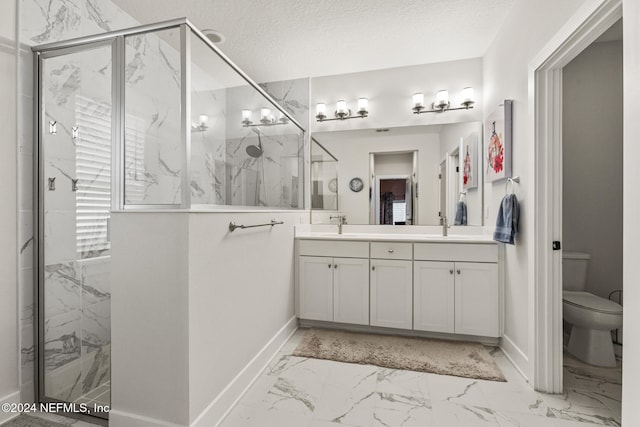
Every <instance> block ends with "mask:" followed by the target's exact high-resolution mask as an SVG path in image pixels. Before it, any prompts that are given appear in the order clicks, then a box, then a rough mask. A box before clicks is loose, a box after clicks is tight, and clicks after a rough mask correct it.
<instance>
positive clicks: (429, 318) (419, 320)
mask: <svg viewBox="0 0 640 427" xmlns="http://www.w3.org/2000/svg"><path fill="white" fill-rule="evenodd" d="M414 259H415V261H414V298H413V303H414V307H413V311H414V324H413V327H414V329H415V330H422V331H432V332H447V333H456V334H465V335H479V336H485V337H499V336H500V314H499V313H500V311H499V309H500V303H499V302H500V286H499V277H498V249H497V246H496V245H483V244H460V245H452V244H437V243H433V244H432V243H427V244H422V243H416V244H415V245H414Z"/></svg>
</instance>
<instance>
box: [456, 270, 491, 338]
mask: <svg viewBox="0 0 640 427" xmlns="http://www.w3.org/2000/svg"><path fill="white" fill-rule="evenodd" d="M455 268H456V275H455V276H456V304H455V305H456V333H457V334H467V335H481V336H485V337H497V336H499V334H500V319H499V316H498V309H499V296H498V265H497V264H488V263H487V264H483V263H474V262H456V264H455Z"/></svg>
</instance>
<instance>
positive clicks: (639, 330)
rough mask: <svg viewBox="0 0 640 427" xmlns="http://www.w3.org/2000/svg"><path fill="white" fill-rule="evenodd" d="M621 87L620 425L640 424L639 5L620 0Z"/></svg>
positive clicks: (634, 2)
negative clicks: (622, 180)
mask: <svg viewBox="0 0 640 427" xmlns="http://www.w3.org/2000/svg"><path fill="white" fill-rule="evenodd" d="M622 7H623V14H624V19H623V34H624V47H623V57H624V65H623V84H624V148H623V150H624V157H623V161H624V165H623V170H624V182H625V186H624V208H623V218H624V219H623V227H624V236H623V245H624V247H623V251H624V255H623V257H624V258H623V265H624V273H623V274H624V275H623V280H624V285H625V286H624V292H625V295H624V296H625V306H624V314H623V316H624V326H623V329H624V334H625V336H626V337H627V339H626V340H625V341H624V347H623V357H622V358H623V360H624V366H623V369H622V402H623V403H622V425H624V426H633V425H636V424H637V422H638V420H640V406H639V405H638V404H637V402H640V384H639V383H638V378H640V338H639V337H640V286H638V284H639V283H640V262H638V255H639V254H640V221H638V212H639V211H640V191H638V189H637V187H636V185H635V184H636V183H638V182H640V168H639V167H638V161H637V160H638V159H639V158H640V144H638V135H640V120H638V117H640V80H639V79H638V76H640V2H638V1H637V0H623V2H622Z"/></svg>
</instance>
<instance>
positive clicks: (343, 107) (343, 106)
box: [336, 100, 347, 114]
mask: <svg viewBox="0 0 640 427" xmlns="http://www.w3.org/2000/svg"><path fill="white" fill-rule="evenodd" d="M336 113H338V114H346V113H347V101H342V100H340V101H338V102H336Z"/></svg>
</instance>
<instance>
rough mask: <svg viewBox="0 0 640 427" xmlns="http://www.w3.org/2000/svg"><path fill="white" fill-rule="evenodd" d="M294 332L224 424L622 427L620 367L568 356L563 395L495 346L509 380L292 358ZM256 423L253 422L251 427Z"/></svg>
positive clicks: (300, 332) (298, 337) (269, 426)
mask: <svg viewBox="0 0 640 427" xmlns="http://www.w3.org/2000/svg"><path fill="white" fill-rule="evenodd" d="M304 332H305V330H304V329H300V330H298V331H296V332H295V333H294V334H293V335H292V337H291V339H290V340H289V342H287V343H286V344H285V345H284V346H283V347H282V349H281V350H280V351H279V353H278V354H277V356H276V357H274V359H273V360H272V361H271V363H269V365H268V367H267V368H266V369H265V371H264V372H263V374H262V375H261V376H260V377H259V378H258V380H257V381H256V382H255V384H254V385H253V386H252V387H251V388H250V389H249V391H248V392H247V393H246V395H245V396H244V397H243V398H242V399H241V400H240V402H239V404H238V405H237V406H236V407H235V408H234V409H233V410H232V411H231V412H230V414H229V416H228V417H227V418H226V419H225V420H224V421H223V422H222V424H221V426H222V427H239V426H249V427H253V426H256V425H260V427H281V426H288V425H295V426H296V427H374V426H375V427H412V426H416V427H417V426H419V427H431V426H434V427H457V426H460V427H476V426H482V427H486V426H490V427H492V426H493V427H539V426H540V427H543V426H544V427H547V426H548V427H593V426H620V402H621V399H620V392H621V380H620V379H621V369H620V368H619V367H618V368H614V369H607V368H595V367H591V366H588V365H585V364H584V363H582V362H580V361H578V360H575V359H574V358H571V357H568V358H566V359H565V363H564V365H565V366H564V372H565V373H564V384H565V392H564V393H563V394H557V395H550V394H545V393H539V392H536V391H534V390H533V389H532V388H531V387H530V385H529V384H528V383H527V381H526V380H525V379H524V378H523V377H522V375H521V374H520V373H519V371H518V370H517V369H516V368H515V367H514V366H513V365H512V364H511V362H510V361H509V360H508V359H507V358H506V357H505V356H504V354H502V352H501V351H500V350H498V349H492V350H491V352H490V353H491V355H492V357H493V359H494V361H495V362H496V364H497V365H498V367H499V368H500V370H501V371H502V372H503V374H504V375H505V377H506V378H507V382H497V381H485V380H476V379H471V378H460V377H452V376H445V375H435V374H428V373H421V372H412V371H402V370H394V369H388V368H379V367H375V366H370V365H357V364H346V363H340V362H333V361H328V360H315V359H307V358H301V357H295V356H291V354H292V352H293V351H294V350H295V348H296V346H297V345H298V343H299V342H300V341H301V339H302V337H303V335H304ZM256 423H257V424H256Z"/></svg>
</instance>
